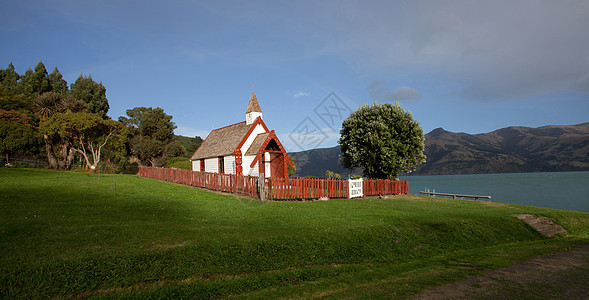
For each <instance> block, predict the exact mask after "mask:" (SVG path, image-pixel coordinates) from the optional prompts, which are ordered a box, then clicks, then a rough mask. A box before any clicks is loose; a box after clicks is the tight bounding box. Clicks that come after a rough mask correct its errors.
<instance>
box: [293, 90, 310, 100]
mask: <svg viewBox="0 0 589 300" xmlns="http://www.w3.org/2000/svg"><path fill="white" fill-rule="evenodd" d="M310 95H311V94H310V93H307V92H303V91H298V92H296V93H294V95H292V96H293V97H295V98H299V97H307V96H310Z"/></svg>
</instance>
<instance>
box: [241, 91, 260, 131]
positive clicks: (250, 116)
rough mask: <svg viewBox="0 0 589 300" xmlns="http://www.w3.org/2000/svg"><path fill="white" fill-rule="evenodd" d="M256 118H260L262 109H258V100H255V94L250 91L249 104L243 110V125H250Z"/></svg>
mask: <svg viewBox="0 0 589 300" xmlns="http://www.w3.org/2000/svg"><path fill="white" fill-rule="evenodd" d="M258 117H260V118H261V117H262V108H260V104H259V103H258V98H256V93H254V91H253V90H252V96H251V97H250V102H249V103H248V105H247V109H246V110H245V124H247V125H249V124H252V123H253V122H254V121H255V120H256V119H257V118H258Z"/></svg>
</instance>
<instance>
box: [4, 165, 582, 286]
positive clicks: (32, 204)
mask: <svg viewBox="0 0 589 300" xmlns="http://www.w3.org/2000/svg"><path fill="white" fill-rule="evenodd" d="M0 181H1V182H2V184H1V185H0V266H2V268H1V269H0V288H1V290H0V297H9V298H14V297H18V298H23V297H70V296H75V297H112V296H115V297H129V298H161V297H174V298H179V297H199V298H203V297H205V298H206V297H254V298H267V297H278V296H286V297H288V296H291V297H294V296H297V297H298V296H302V297H332V298H341V297H349V296H352V297H359V298H364V297H366V298H372V297H405V296H408V295H412V294H414V293H417V292H419V291H420V290H422V289H424V288H428V287H431V286H435V285H439V284H443V283H447V282H451V281H455V280H458V279H462V278H465V277H466V276H469V275H472V274H476V273H478V272H479V271H480V270H482V269H486V268H498V267H502V266H506V265H509V264H513V263H515V262H517V261H521V260H523V259H526V258H529V257H531V256H534V255H538V254H543V253H550V252H555V251H561V250H565V249H569V248H571V247H573V246H575V245H579V244H586V243H589V214H586V213H577V212H571V211H562V210H553V209H545V208H536V207H527V206H521V205H512V204H500V203H491V202H475V201H465V200H452V199H441V198H427V197H419V196H408V197H396V198H392V199H386V200H382V199H354V200H348V199H345V200H332V201H319V202H266V203H262V202H259V201H256V200H251V199H242V198H235V197H233V196H231V195H222V194H218V193H213V192H208V191H203V190H198V189H193V188H189V187H184V186H179V185H174V184H170V183H166V182H159V181H154V180H148V179H143V178H140V177H137V176H132V175H96V174H94V175H86V174H83V173H74V172H54V171H49V170H36V169H5V168H2V169H0ZM115 187H116V188H115ZM514 213H531V214H538V215H544V216H548V217H550V218H553V219H554V220H555V221H556V222H557V223H559V224H561V225H563V226H564V227H565V228H566V229H567V230H568V231H569V232H570V233H571V234H570V235H569V236H566V237H558V238H555V239H546V238H543V237H542V236H541V235H540V234H538V233H537V232H535V231H533V230H532V229H531V227H529V226H528V225H526V224H525V223H524V222H523V221H520V220H518V219H516V218H513V217H510V216H509V215H510V214H514Z"/></svg>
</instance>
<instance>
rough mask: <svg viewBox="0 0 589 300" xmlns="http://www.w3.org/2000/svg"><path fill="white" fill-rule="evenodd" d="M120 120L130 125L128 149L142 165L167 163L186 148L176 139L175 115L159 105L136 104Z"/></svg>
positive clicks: (162, 164)
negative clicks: (173, 120)
mask: <svg viewBox="0 0 589 300" xmlns="http://www.w3.org/2000/svg"><path fill="white" fill-rule="evenodd" d="M127 116H128V118H127V117H120V118H119V121H120V122H121V123H122V124H124V125H125V126H127V128H128V129H129V133H130V135H131V138H130V139H129V148H130V150H131V154H133V155H135V156H136V157H137V158H138V159H139V160H140V161H141V162H142V163H143V164H145V165H151V166H156V167H160V166H165V165H166V163H167V161H168V160H169V159H170V158H172V157H176V156H181V155H183V154H184V153H185V152H186V150H185V149H184V147H182V146H181V145H180V143H178V141H177V140H176V139H175V138H174V129H176V125H175V124H174V122H172V116H170V115H167V114H166V113H165V112H164V110H163V109H161V108H159V107H157V108H152V107H135V108H133V109H128V110H127Z"/></svg>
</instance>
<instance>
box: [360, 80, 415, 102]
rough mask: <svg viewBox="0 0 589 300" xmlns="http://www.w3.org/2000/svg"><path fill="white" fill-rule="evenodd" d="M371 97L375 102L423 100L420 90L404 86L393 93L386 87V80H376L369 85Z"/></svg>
mask: <svg viewBox="0 0 589 300" xmlns="http://www.w3.org/2000/svg"><path fill="white" fill-rule="evenodd" d="M368 90H369V92H370V97H371V98H372V100H375V101H403V100H413V99H419V98H421V94H420V93H419V91H418V90H416V89H414V88H411V87H408V86H402V87H398V88H397V89H396V90H394V91H392V90H390V89H389V88H388V87H387V86H386V81H385V80H374V81H372V82H371V83H370V84H369V85H368Z"/></svg>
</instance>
